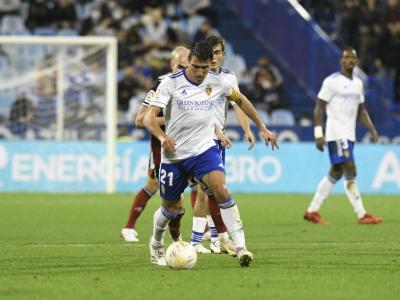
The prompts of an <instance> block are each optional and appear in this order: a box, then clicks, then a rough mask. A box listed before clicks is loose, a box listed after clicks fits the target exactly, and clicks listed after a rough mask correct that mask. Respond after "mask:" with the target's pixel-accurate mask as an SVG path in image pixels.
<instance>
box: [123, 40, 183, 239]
mask: <svg viewBox="0 0 400 300" xmlns="http://www.w3.org/2000/svg"><path fill="white" fill-rule="evenodd" d="M188 57H189V49H187V48H185V47H182V46H178V47H176V48H175V49H174V50H173V51H172V52H171V59H170V66H171V70H172V72H176V71H177V70H180V69H183V68H186V67H187V65H188V63H189V61H188ZM165 76H167V75H165ZM165 76H161V77H160V78H159V79H158V80H157V81H156V82H155V83H154V86H153V87H152V88H151V89H150V91H149V92H148V93H147V95H146V98H145V99H144V101H143V103H142V105H141V107H140V110H139V112H138V114H137V116H136V120H135V124H136V126H138V127H144V125H143V118H144V115H145V113H146V111H147V108H148V107H149V105H150V100H151V99H152V97H154V94H155V92H156V90H157V87H158V85H159V84H160V81H161V79H162V78H163V77H165ZM158 121H159V124H160V125H163V124H164V122H165V120H164V117H163V116H162V114H160V116H159V117H158ZM160 163H161V144H160V141H159V140H158V139H157V138H156V137H155V136H151V153H150V160H149V169H148V172H147V178H146V184H145V186H144V187H143V188H142V189H141V190H140V191H139V192H138V193H137V194H136V196H135V198H134V201H133V202H132V205H131V209H130V212H129V216H128V220H127V222H126V224H125V226H124V228H123V229H122V230H121V237H122V238H123V239H124V240H125V241H127V242H138V241H139V239H138V233H137V231H136V229H135V225H136V221H137V219H138V218H139V216H140V215H141V213H142V212H143V210H144V208H145V207H146V204H147V202H148V201H149V200H150V198H151V197H152V196H153V195H154V194H155V193H156V192H157V187H158V170H159V168H160ZM182 215H183V212H182V213H181V214H179V215H178V216H177V217H176V218H175V219H174V221H173V222H171V223H170V224H169V227H170V233H171V237H172V239H178V238H179V235H180V230H179V227H180V218H181V217H182Z"/></svg>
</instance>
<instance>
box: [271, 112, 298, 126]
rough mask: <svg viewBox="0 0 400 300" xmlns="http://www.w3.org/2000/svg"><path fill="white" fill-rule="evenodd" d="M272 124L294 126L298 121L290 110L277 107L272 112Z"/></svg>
mask: <svg viewBox="0 0 400 300" xmlns="http://www.w3.org/2000/svg"><path fill="white" fill-rule="evenodd" d="M271 124H272V125H274V126H294V125H296V121H295V119H294V115H293V113H292V112H291V111H290V110H287V109H277V110H274V111H272V112H271Z"/></svg>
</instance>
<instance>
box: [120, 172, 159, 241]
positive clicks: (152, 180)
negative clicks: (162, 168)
mask: <svg viewBox="0 0 400 300" xmlns="http://www.w3.org/2000/svg"><path fill="white" fill-rule="evenodd" d="M157 188H158V180H157V178H156V176H155V174H154V172H153V170H152V169H149V173H148V174H147V178H146V184H145V186H144V187H143V188H142V189H141V190H140V191H139V192H138V193H137V194H136V196H135V198H134V200H133V202H132V206H131V209H130V212H129V216H128V220H127V222H126V224H125V226H124V228H123V229H122V230H121V236H122V238H123V239H124V240H125V241H127V242H138V241H139V239H138V237H137V236H138V234H137V232H136V230H135V225H136V221H137V219H138V218H139V217H140V215H141V214H142V212H143V210H144V208H145V207H146V204H147V202H148V201H149V200H150V198H151V197H152V196H153V195H154V194H155V193H157Z"/></svg>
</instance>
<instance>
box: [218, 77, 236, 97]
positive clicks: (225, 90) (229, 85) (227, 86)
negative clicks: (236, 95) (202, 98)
mask: <svg viewBox="0 0 400 300" xmlns="http://www.w3.org/2000/svg"><path fill="white" fill-rule="evenodd" d="M221 86H222V95H223V96H224V97H226V98H229V96H231V95H232V92H233V91H234V90H235V89H236V88H235V86H234V83H233V82H232V81H228V80H227V79H225V78H223V79H222V80H221Z"/></svg>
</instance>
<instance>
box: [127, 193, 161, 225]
mask: <svg viewBox="0 0 400 300" xmlns="http://www.w3.org/2000/svg"><path fill="white" fill-rule="evenodd" d="M153 195H154V194H153V193H151V192H149V191H148V190H146V188H143V189H141V190H140V192H139V193H137V194H136V196H135V199H134V200H133V203H132V207H131V210H130V212H129V217H128V221H127V222H126V224H125V228H135V225H136V221H137V219H138V218H139V216H140V215H141V213H142V212H143V210H144V208H145V207H146V204H147V201H149V199H150V198H151V197H152V196H153Z"/></svg>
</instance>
